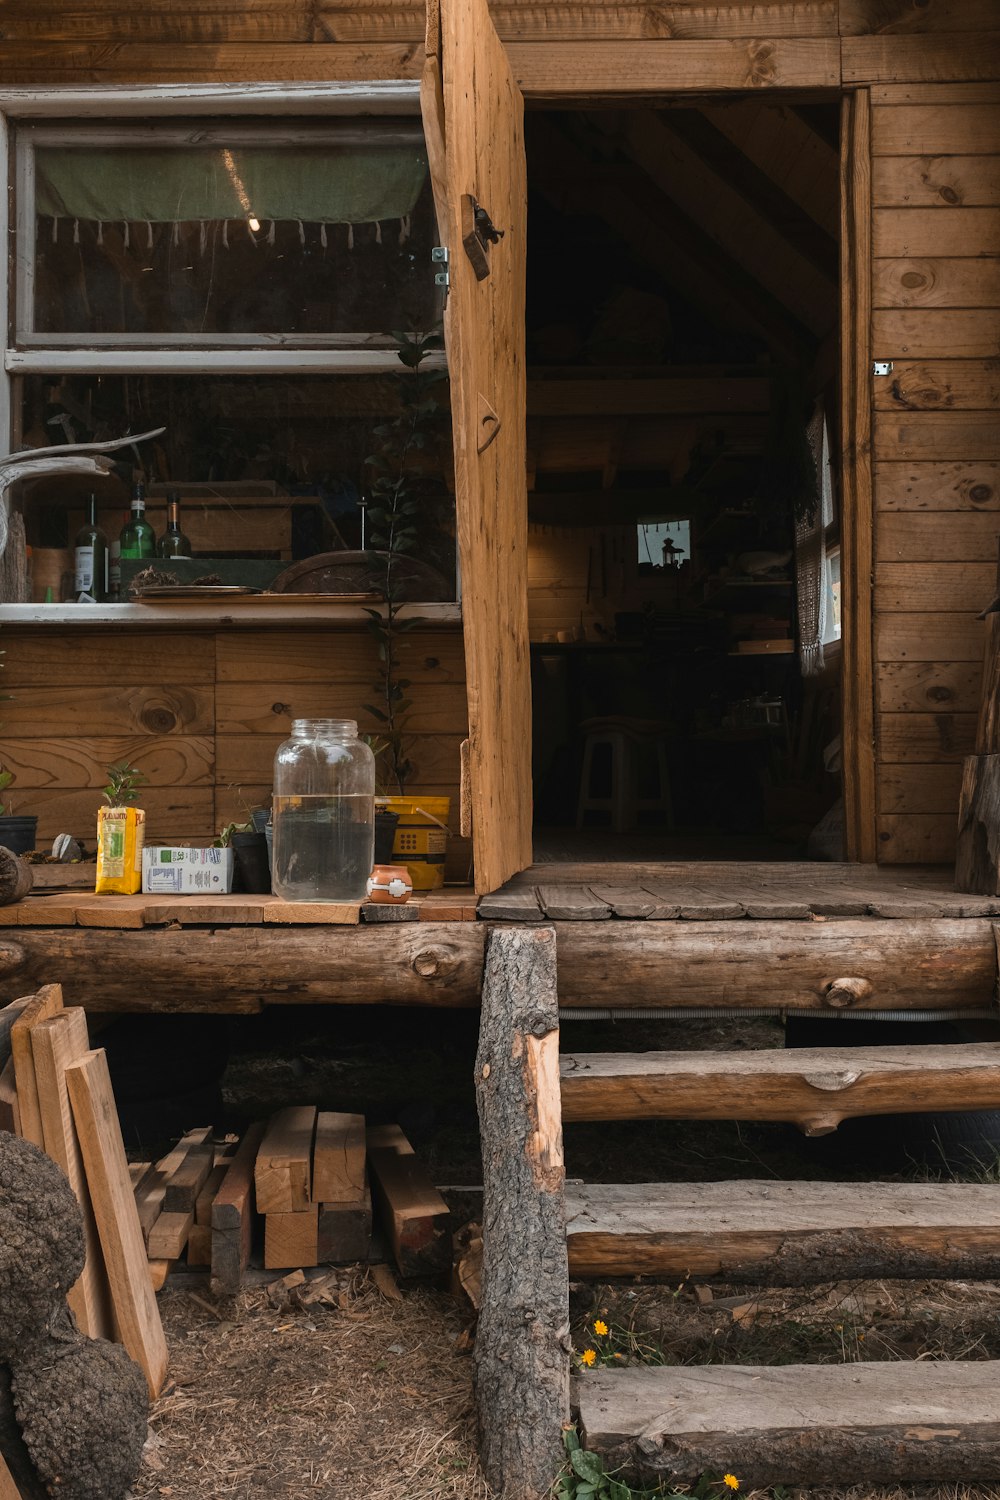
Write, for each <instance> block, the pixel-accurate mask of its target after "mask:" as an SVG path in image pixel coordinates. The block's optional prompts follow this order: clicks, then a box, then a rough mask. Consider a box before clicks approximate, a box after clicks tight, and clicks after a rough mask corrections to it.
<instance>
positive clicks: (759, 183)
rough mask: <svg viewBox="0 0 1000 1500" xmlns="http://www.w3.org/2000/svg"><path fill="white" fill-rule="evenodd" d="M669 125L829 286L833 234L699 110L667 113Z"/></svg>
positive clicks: (834, 258)
mask: <svg viewBox="0 0 1000 1500" xmlns="http://www.w3.org/2000/svg"><path fill="white" fill-rule="evenodd" d="M669 123H670V128H671V129H672V130H673V132H674V134H675V135H678V136H679V137H680V138H681V140H682V141H684V142H685V143H686V144H687V145H688V146H689V147H690V149H691V150H692V151H694V152H695V153H696V154H697V156H698V157H699V158H700V159H701V160H702V161H703V162H705V164H706V166H708V167H709V168H711V170H712V171H713V172H714V173H715V174H716V175H717V176H718V177H719V178H721V180H722V181H723V182H725V183H726V184H727V185H728V186H729V187H730V188H731V189H732V190H733V192H735V193H737V194H739V196H740V197H741V198H742V199H743V201H744V203H746V204H747V205H748V206H749V207H750V208H752V209H753V210H754V212H755V213H757V214H759V215H760V217H761V218H762V219H764V220H765V222H766V223H768V224H769V225H770V226H771V228H772V229H773V230H774V232H775V233H776V234H779V235H780V236H781V238H782V239H783V240H784V241H785V242H786V244H788V245H789V246H791V248H792V249H793V250H795V251H796V252H797V253H798V254H799V255H801V256H802V258H803V259H804V260H807V261H808V262H809V263H810V265H811V266H812V267H813V268H814V270H817V271H819V273H820V275H821V276H824V277H825V278H826V280H827V281H829V282H830V284H831V286H835V285H836V283H837V278H838V276H839V275H840V251H839V248H838V245H837V239H836V236H835V235H833V234H828V233H827V232H826V230H825V229H822V228H820V226H819V225H818V224H816V223H815V221H814V220H813V219H811V218H810V217H809V216H808V215H807V214H805V213H803V211H802V209H801V208H800V207H799V205H798V204H797V203H796V202H795V200H794V198H791V197H789V195H788V194H787V193H786V192H785V190H784V189H783V188H781V187H779V186H778V184H777V183H776V182H774V181H773V180H772V178H770V177H769V176H768V175H767V173H766V172H764V171H762V169H761V168H760V167H758V166H757V164H756V163H755V162H753V161H751V159H750V158H749V157H748V156H747V155H746V154H745V153H744V151H743V150H742V148H741V147H740V146H738V145H735V144H734V143H733V142H732V141H731V140H729V139H728V138H727V137H726V136H725V135H723V133H722V131H721V130H718V129H716V127H715V125H713V124H712V122H711V120H709V119H708V118H707V117H706V116H705V115H704V114H702V112H701V111H700V110H697V109H683V110H681V109H678V110H672V111H671V112H670V115H669ZM830 191H831V198H832V199H833V201H836V196H837V184H836V180H835V179H834V180H832V181H831V183H830Z"/></svg>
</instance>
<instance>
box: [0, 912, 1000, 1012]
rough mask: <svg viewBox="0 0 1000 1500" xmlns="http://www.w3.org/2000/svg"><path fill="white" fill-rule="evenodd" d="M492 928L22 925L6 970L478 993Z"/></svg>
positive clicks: (99, 987) (3, 958) (134, 980)
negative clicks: (104, 927)
mask: <svg viewBox="0 0 1000 1500" xmlns="http://www.w3.org/2000/svg"><path fill="white" fill-rule="evenodd" d="M485 938H486V929H485V927H484V925H483V924H482V923H478V922H414V923H412V924H411V923H405V924H404V925H403V926H401V927H394V926H386V927H383V926H377V927H376V926H373V927H371V928H367V929H366V928H364V927H304V928H296V927H287V928H286V927H280V928H279V927H220V928H216V929H207V928H201V929H197V928H179V927H173V928H162V929H153V928H146V929H142V928H140V929H138V930H134V931H127V930H116V929H100V930H98V929H89V928H84V927H37V928H36V927H24V928H22V927H18V928H17V937H16V939H9V938H8V937H7V936H6V935H5V934H4V935H3V936H2V937H0V979H2V981H3V983H4V985H5V986H10V985H13V984H14V983H16V985H17V986H18V987H19V988H20V990H21V992H22V993H24V992H26V991H27V990H28V989H30V988H31V987H32V980H33V976H34V975H36V974H37V975H39V976H40V977H39V979H38V984H43V983H45V982H46V981H51V982H59V981H60V980H63V981H64V982H65V983H66V984H67V985H68V986H71V987H72V994H73V999H74V1001H75V1002H76V1003H77V1004H79V1005H83V1006H84V1007H86V1008H87V1009H90V1010H107V1011H155V1012H172V1011H232V1012H244V1013H248V1012H249V1013H253V1012H255V1011H258V1010H260V1008H261V1005H262V1004H268V1005H355V1004H359V1005H441V1006H446V1007H447V1006H462V1005H475V1004H477V1002H478V999H479V988H480V984H481V981H482V972H483V969H482V965H483V948H484V946H485ZM990 941H991V942H992V935H991V938H990ZM36 987H37V986H36Z"/></svg>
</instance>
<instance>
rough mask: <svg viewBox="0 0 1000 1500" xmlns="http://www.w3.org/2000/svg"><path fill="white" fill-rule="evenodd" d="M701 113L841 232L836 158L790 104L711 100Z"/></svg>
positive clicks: (832, 230) (807, 209)
mask: <svg viewBox="0 0 1000 1500" xmlns="http://www.w3.org/2000/svg"><path fill="white" fill-rule="evenodd" d="M699 109H700V110H701V113H702V114H703V115H704V116H705V118H706V119H707V120H708V121H709V123H710V124H711V125H712V126H714V128H715V129H716V130H718V131H719V133H720V134H721V135H724V136H725V137H726V139H727V140H729V141H731V142H732V143H733V144H734V145H736V146H738V147H739V150H740V151H741V152H742V154H743V155H744V156H745V157H746V158H747V159H748V160H749V161H751V162H753V164H754V166H755V167H758V168H759V169H760V171H761V172H763V173H764V174H765V176H767V177H768V178H770V180H771V181H772V182H773V183H774V184H775V185H776V186H777V187H779V188H780V189H781V191H782V192H783V193H785V194H787V196H788V197H789V198H790V199H791V200H792V202H793V203H794V204H795V205H796V206H797V207H798V208H800V209H801V210H802V212H803V213H806V214H808V215H809V217H810V218H811V219H812V221H813V223H814V224H818V225H819V227H820V228H821V229H823V230H824V231H825V232H826V233H827V234H828V235H829V236H830V237H831V238H832V239H833V240H834V241H836V239H837V236H838V235H839V233H840V158H839V154H838V152H836V151H831V149H830V147H829V146H828V145H827V144H826V142H825V141H823V140H821V139H820V137H819V136H818V135H816V134H815V133H814V132H813V131H811V130H810V129H809V126H808V125H807V124H806V123H805V121H804V120H802V119H801V118H800V117H799V116H798V115H797V114H796V113H795V111H794V110H793V109H792V108H791V107H790V104H789V102H788V100H787V99H786V98H784V97H783V98H782V101H781V103H780V104H779V103H776V102H769V103H764V102H762V101H761V100H759V99H731V100H730V99H727V100H719V99H713V100H709V101H707V102H705V103H703V104H701V105H699Z"/></svg>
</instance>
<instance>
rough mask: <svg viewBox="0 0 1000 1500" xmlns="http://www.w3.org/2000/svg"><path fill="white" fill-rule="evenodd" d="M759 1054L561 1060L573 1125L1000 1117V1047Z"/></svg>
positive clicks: (803, 1124)
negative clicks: (926, 1113) (912, 1115)
mask: <svg viewBox="0 0 1000 1500" xmlns="http://www.w3.org/2000/svg"><path fill="white" fill-rule="evenodd" d="M829 1030H830V1041H831V1044H833V1045H831V1046H830V1047H818V1048H810V1047H795V1048H791V1049H788V1050H780V1049H777V1048H775V1049H773V1050H772V1049H770V1048H767V1049H762V1050H760V1051H752V1052H641V1053H622V1052H604V1053H602V1052H595V1053H584V1054H580V1055H578V1056H568V1055H564V1056H563V1057H562V1058H561V1059H560V1070H561V1074H562V1106H563V1119H564V1120H787V1121H788V1122H789V1123H791V1124H794V1125H798V1126H799V1128H800V1129H801V1130H802V1131H803V1132H804V1133H805V1134H806V1135H828V1134H829V1133H830V1132H831V1131H832V1130H836V1128H837V1126H838V1125H839V1124H840V1122H841V1120H846V1119H848V1118H851V1117H853V1116H858V1115H893V1114H906V1113H907V1112H908V1111H912V1110H945V1111H947V1110H963V1109H1000V1044H993V1043H989V1042H981V1043H977V1044H975V1045H972V1046H967V1047H963V1046H954V1047H949V1046H945V1047H920V1046H916V1047H864V1048H855V1047H845V1048H839V1047H837V1046H836V1045H835V1043H836V1040H837V1026H836V1024H834V1023H831V1025H830V1027H829Z"/></svg>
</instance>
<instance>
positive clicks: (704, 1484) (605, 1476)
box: [552, 1427, 788, 1500]
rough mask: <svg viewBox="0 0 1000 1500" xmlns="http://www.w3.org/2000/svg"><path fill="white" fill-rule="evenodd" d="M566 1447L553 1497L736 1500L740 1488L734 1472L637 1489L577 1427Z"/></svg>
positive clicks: (781, 1498)
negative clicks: (612, 1469) (589, 1444)
mask: <svg viewBox="0 0 1000 1500" xmlns="http://www.w3.org/2000/svg"><path fill="white" fill-rule="evenodd" d="M563 1446H564V1447H565V1449H566V1459H567V1464H566V1468H565V1469H564V1470H563V1472H562V1473H561V1474H560V1476H559V1478H558V1479H557V1480H556V1482H555V1485H554V1487H553V1490H552V1496H553V1500H722V1497H723V1496H727V1497H729V1500H734V1497H736V1496H737V1495H738V1492H739V1488H740V1485H739V1480H738V1479H737V1478H736V1476H735V1475H733V1474H723V1475H715V1474H702V1476H701V1478H700V1479H698V1480H697V1482H696V1483H695V1484H693V1485H692V1486H691V1487H690V1488H684V1489H680V1490H679V1489H676V1488H675V1487H674V1486H673V1485H663V1484H658V1485H654V1486H653V1487H652V1489H645V1488H643V1489H636V1488H634V1487H633V1486H632V1485H631V1484H626V1482H625V1480H624V1479H621V1478H619V1476H618V1475H617V1474H614V1473H609V1471H608V1469H607V1468H606V1467H605V1464H604V1460H603V1459H602V1458H601V1456H600V1454H598V1453H590V1452H589V1451H588V1450H587V1449H586V1448H584V1447H583V1445H582V1443H581V1442H580V1438H579V1436H578V1434H577V1431H576V1428H575V1427H566V1428H564V1429H563ZM772 1494H773V1496H774V1500H788V1497H787V1495H786V1494H785V1491H784V1490H782V1489H781V1488H780V1487H778V1488H776V1489H775V1490H773V1491H772Z"/></svg>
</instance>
